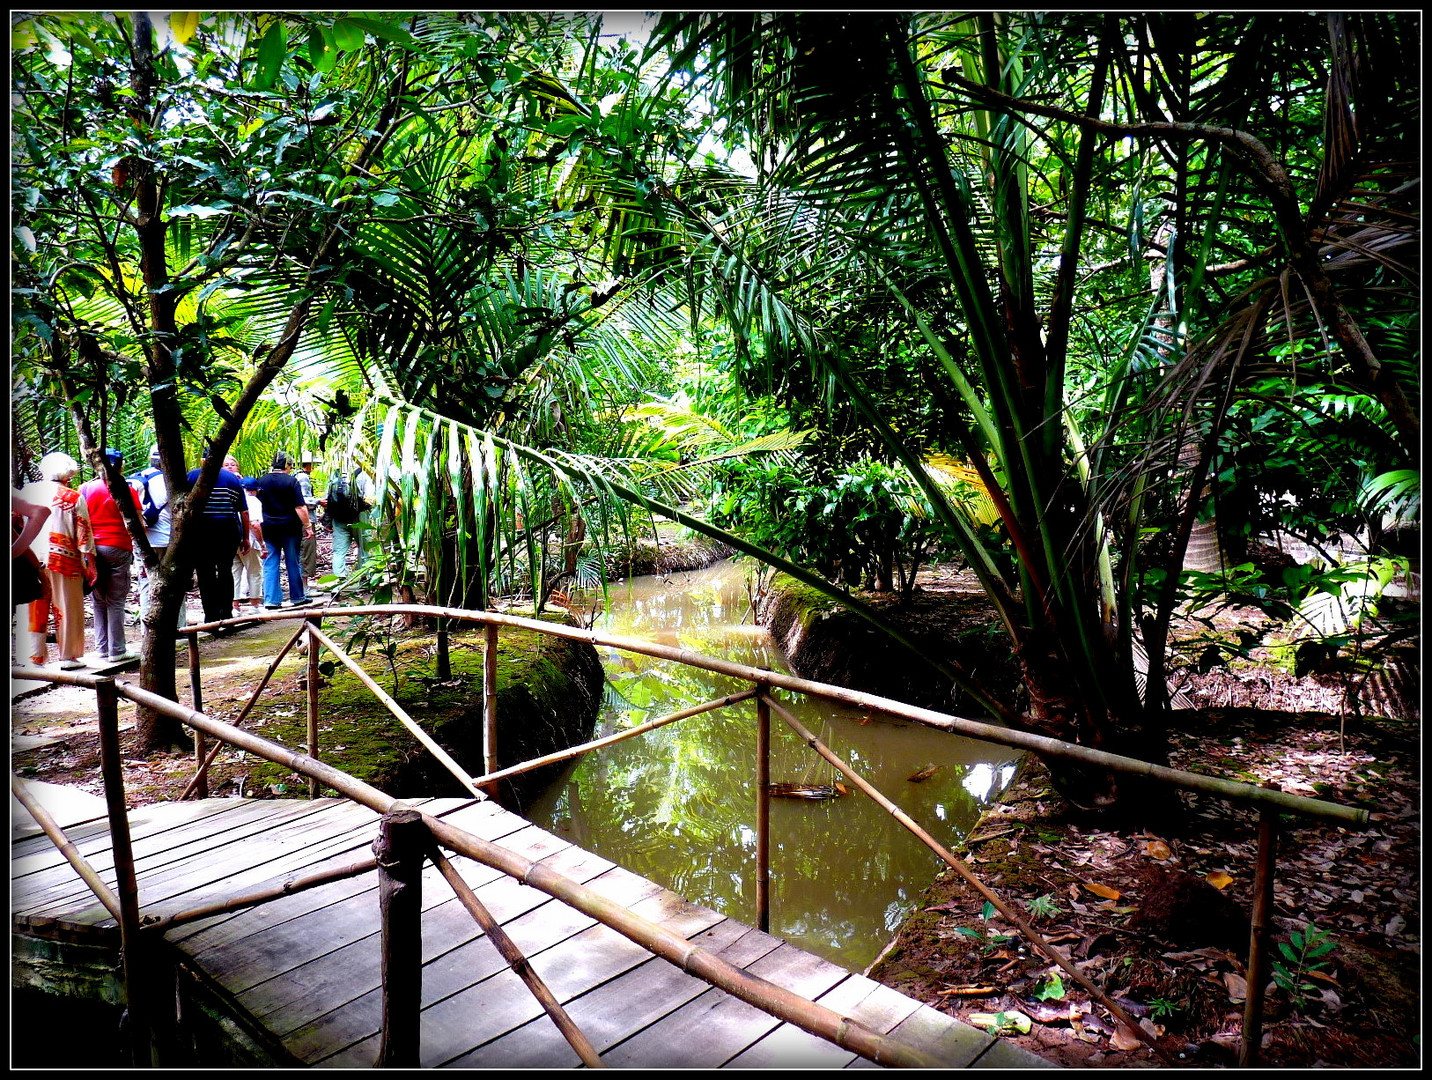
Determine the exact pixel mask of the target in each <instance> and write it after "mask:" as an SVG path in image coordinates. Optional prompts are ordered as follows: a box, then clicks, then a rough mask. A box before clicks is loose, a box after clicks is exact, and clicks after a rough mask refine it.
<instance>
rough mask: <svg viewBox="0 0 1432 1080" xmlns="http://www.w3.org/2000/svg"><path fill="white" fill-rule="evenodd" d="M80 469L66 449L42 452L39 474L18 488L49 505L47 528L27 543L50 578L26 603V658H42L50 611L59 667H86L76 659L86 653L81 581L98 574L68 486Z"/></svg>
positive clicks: (39, 661) (85, 524)
mask: <svg viewBox="0 0 1432 1080" xmlns="http://www.w3.org/2000/svg"><path fill="white" fill-rule="evenodd" d="M79 471H80V465H79V462H77V461H76V460H75V459H74V458H72V457H70V456H69V455H68V454H63V453H59V452H58V451H57V452H55V453H50V454H46V455H45V456H44V457H42V458H41V459H40V475H41V476H43V477H44V479H43V480H39V481H36V482H35V483H33V484H26V485H25V486H24V488H22V489H21V491H20V494H21V496H23V497H24V498H25V499H27V500H28V501H30V502H32V503H38V504H39V505H41V506H48V507H49V508H50V524H49V528H48V529H45V530H42V531H41V532H40V535H39V536H37V537H36V538H35V542H34V545H33V547H32V548H31V550H32V551H34V553H35V557H36V558H37V559H39V560H40V566H41V567H42V568H43V571H44V574H45V576H46V578H47V579H48V580H49V583H50V595H49V596H48V597H41V598H40V599H39V600H35V601H33V602H32V603H31V604H30V663H32V664H35V665H36V666H40V665H43V664H44V663H45V660H46V657H47V652H48V650H47V649H46V646H45V637H46V634H47V633H48V631H49V624H50V613H51V612H52V611H53V612H54V616H55V643H56V646H57V649H58V652H59V654H60V668H61V669H62V670H64V671H74V670H75V669H77V668H82V667H84V666H85V663H84V661H83V660H81V659H80V658H81V657H82V656H84V653H85V583H86V582H88V583H89V584H91V585H93V584H94V582H95V578H96V574H97V568H96V564H95V543H94V532H93V530H92V529H91V528H90V519H89V509H88V507H86V505H85V501H84V499H82V498H80V493H79V492H78V491H76V490H75V489H74V488H73V487H71V486H70V485H71V482H72V481H73V480H74V478H75V476H76V474H78V473H79Z"/></svg>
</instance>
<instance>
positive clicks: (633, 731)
mask: <svg viewBox="0 0 1432 1080" xmlns="http://www.w3.org/2000/svg"><path fill="white" fill-rule="evenodd" d="M755 696H756V691H754V690H743V691H741V692H740V693H738V694H727V695H726V696H725V697H723V698H717V699H716V700H714V701H707V702H704V703H703V704H701V705H692V706H691V707H689V708H686V709H681V710H680V711H678V712H674V713H669V714H667V715H666V716H659V717H657V718H656V719H655V720H648V721H647V722H646V723H644V724H638V725H637V726H636V727H633V728H627V729H626V730H625V731H618V732H617V733H616V734H614V735H604V736H602V738H600V739H593V740H591V741H590V742H584V743H579V744H578V745H576V746H569V747H568V748H567V749H565V750H558V751H557V752H556V753H554V754H548V755H546V756H545V757H539V758H532V759H530V760H528V761H524V762H521V763H519V764H517V765H510V766H508V767H507V768H505V769H499V770H497V772H494V773H484V774H483V775H482V776H479V777H477V778H476V779H475V781H474V782H475V783H478V784H490V783H492V782H493V781H494V780H505V779H507V778H508V777H509V776H516V775H518V774H519V773H525V772H530V771H531V770H533V769H536V768H540V767H541V766H543V765H551V764H554V763H555V762H558V761H565V760H566V759H567V758H573V757H578V756H580V755H582V754H586V753H590V752H591V751H593V750H600V749H601V748H602V747H604V746H611V745H612V744H613V743H618V742H622V741H623V740H625V739H631V738H635V737H636V736H637V735H645V734H646V733H647V732H648V731H652V730H654V729H656V728H659V727H661V726H663V725H665V724H670V723H673V722H675V721H677V720H685V719H686V718H687V717H688V716H698V715H700V714H701V713H707V712H712V711H713V710H715V709H721V708H725V707H726V706H727V705H735V704H736V703H737V702H739V701H745V700H746V699H747V698H751V697H755Z"/></svg>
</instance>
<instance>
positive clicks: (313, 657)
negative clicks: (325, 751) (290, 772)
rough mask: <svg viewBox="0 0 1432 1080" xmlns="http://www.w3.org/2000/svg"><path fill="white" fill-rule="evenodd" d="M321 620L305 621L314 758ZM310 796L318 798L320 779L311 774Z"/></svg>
mask: <svg viewBox="0 0 1432 1080" xmlns="http://www.w3.org/2000/svg"><path fill="white" fill-rule="evenodd" d="M321 621H322V620H321V619H319V618H313V619H307V620H305V621H304V623H303V625H304V626H305V627H307V628H308V671H307V683H306V685H305V686H304V697H305V698H306V699H307V702H308V754H309V756H310V757H314V758H316V757H318V650H319V648H320V647H321V643H320V641H319V639H318V638H317V637H315V636H314V632H315V631H317V629H318V627H319V624H320V622H321ZM308 797H309V798H310V799H316V798H318V781H317V780H315V779H314V778H313V777H311V776H310V777H309V778H308Z"/></svg>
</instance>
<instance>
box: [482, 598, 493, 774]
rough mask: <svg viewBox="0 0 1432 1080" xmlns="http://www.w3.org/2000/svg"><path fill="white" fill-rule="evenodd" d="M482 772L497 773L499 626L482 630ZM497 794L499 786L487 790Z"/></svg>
mask: <svg viewBox="0 0 1432 1080" xmlns="http://www.w3.org/2000/svg"><path fill="white" fill-rule="evenodd" d="M482 640H483V646H482V771H483V772H488V773H493V772H496V771H497V624H496V623H493V622H490V623H486V624H485V625H484V626H483V628H482ZM485 790H486V791H487V793H488V794H489V795H496V794H497V785H496V784H490V785H488V786H487V788H485Z"/></svg>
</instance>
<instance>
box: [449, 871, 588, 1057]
mask: <svg viewBox="0 0 1432 1080" xmlns="http://www.w3.org/2000/svg"><path fill="white" fill-rule="evenodd" d="M428 855H429V857H430V858H431V859H432V860H433V863H434V864H435V865H436V866H437V868H438V871H439V872H440V873H441V874H442V876H443V877H444V878H445V879H446V880H447V883H448V884H449V885H451V886H452V891H453V892H454V893H456V894H457V898H458V900H459V901H461V902H462V906H463V907H465V908H467V910H468V913H469V914H471V915H472V917H473V918H474V919H475V920H476V921H477V925H478V926H480V927H482V930H483V933H485V934H486V935H487V937H488V940H489V941H491V942H492V944H493V945H495V946H496V947H497V951H498V952H499V953H501V954H502V958H503V959H504V960H506V961H507V964H508V966H509V967H510V968H511V969H512V970H513V971H514V972H516V973H517V975H518V977H519V978H521V980H522V981H523V982H524V983H526V985H527V989H528V990H530V991H531V992H532V996H533V997H535V998H536V999H537V1003H538V1004H539V1005H541V1006H542V1009H543V1011H544V1012H546V1014H547V1015H548V1016H549V1017H550V1018H551V1020H552V1023H554V1024H556V1025H557V1030H558V1031H560V1032H561V1033H562V1037H563V1038H564V1039H566V1040H567V1045H569V1046H570V1047H571V1048H572V1049H573V1050H575V1051H576V1052H577V1056H578V1057H579V1058H581V1059H582V1064H583V1065H585V1066H586V1067H587V1068H589V1069H604V1068H606V1064H605V1063H604V1062H603V1061H602V1058H601V1055H600V1054H598V1053H597V1051H596V1048H595V1047H593V1046H592V1044H591V1042H590V1041H589V1040H588V1039H587V1037H586V1035H584V1034H583V1033H582V1029H581V1028H579V1027H578V1026H577V1025H576V1023H575V1022H573V1020H572V1018H571V1017H570V1016H568V1015H567V1010H566V1009H564V1008H562V1003H561V1002H560V1001H558V1000H557V998H556V996H555V995H554V994H553V993H552V991H551V990H549V989H548V988H547V984H546V983H544V982H543V981H542V978H541V976H540V975H538V974H537V972H536V971H534V970H533V968H532V964H531V963H530V962H529V961H528V959H527V957H525V956H523V955H522V950H521V949H519V948H518V947H517V943H516V942H515V941H513V940H512V938H510V937H508V935H507V931H506V930H504V929H503V928H502V924H501V923H499V922H498V921H497V920H496V919H494V918H493V917H492V913H491V912H490V911H488V910H487V907H486V905H484V904H483V902H482V901H481V900H479V899H478V898H477V894H476V893H475V892H473V891H472V888H471V887H470V886H469V885H468V883H467V882H466V881H464V880H463V879H462V877H461V876H460V875H459V874H458V872H457V870H456V869H454V868H453V865H452V863H451V862H450V861H449V860H448V858H447V856H445V855H444V854H443V853H442V851H441V850H439V849H438V847H437V845H436V844H434V845H433V847H432V850H431V851H429V852H428Z"/></svg>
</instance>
